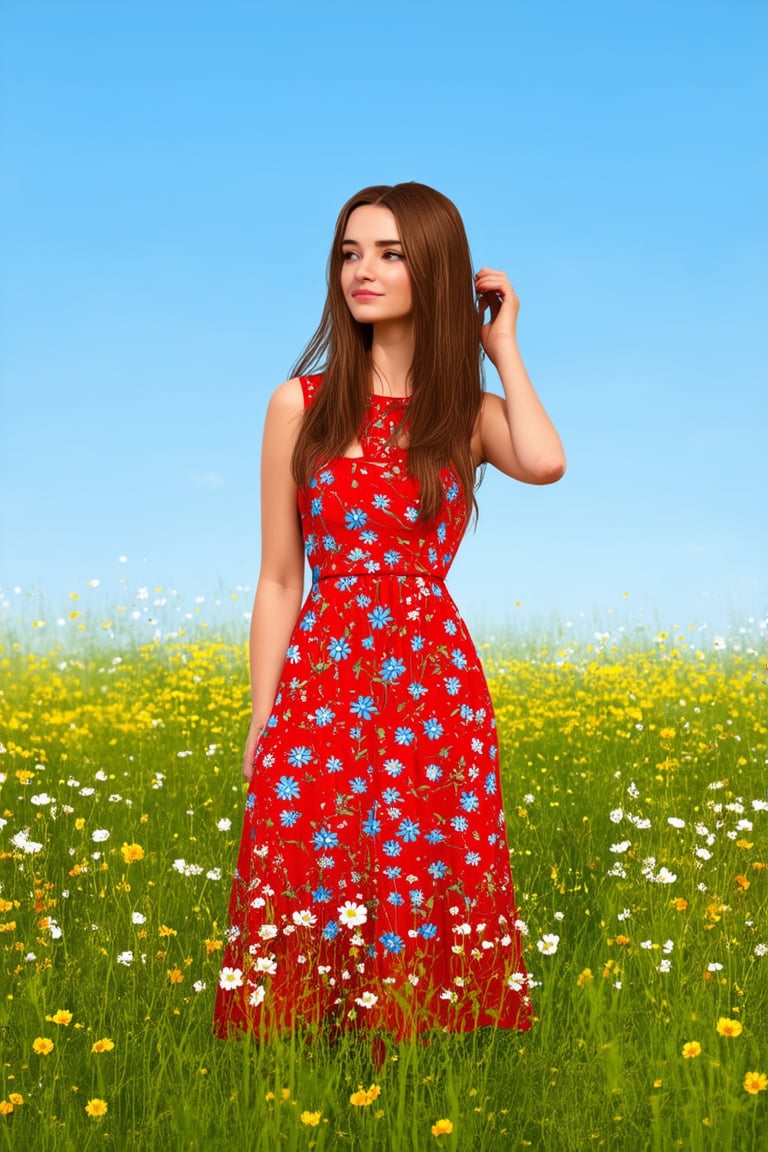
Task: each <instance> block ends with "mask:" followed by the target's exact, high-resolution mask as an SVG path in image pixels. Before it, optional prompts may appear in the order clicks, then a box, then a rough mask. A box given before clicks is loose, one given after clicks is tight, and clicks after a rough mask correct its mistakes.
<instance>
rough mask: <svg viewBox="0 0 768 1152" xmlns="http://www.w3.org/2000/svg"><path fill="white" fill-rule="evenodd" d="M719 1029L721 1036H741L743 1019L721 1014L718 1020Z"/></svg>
mask: <svg viewBox="0 0 768 1152" xmlns="http://www.w3.org/2000/svg"><path fill="white" fill-rule="evenodd" d="M717 1031H718V1033H719V1034H720V1035H721V1036H741V1021H740V1020H729V1019H728V1017H727V1016H721V1017H720V1019H719V1020H718V1022H717Z"/></svg>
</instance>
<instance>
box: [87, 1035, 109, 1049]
mask: <svg viewBox="0 0 768 1152" xmlns="http://www.w3.org/2000/svg"><path fill="white" fill-rule="evenodd" d="M114 1046H115V1045H114V1044H113V1042H112V1041H111V1040H110V1039H109V1038H108V1037H107V1036H105V1037H104V1039H103V1040H96V1041H95V1042H94V1045H93V1047H92V1048H91V1052H111V1051H112V1049H113V1048H114Z"/></svg>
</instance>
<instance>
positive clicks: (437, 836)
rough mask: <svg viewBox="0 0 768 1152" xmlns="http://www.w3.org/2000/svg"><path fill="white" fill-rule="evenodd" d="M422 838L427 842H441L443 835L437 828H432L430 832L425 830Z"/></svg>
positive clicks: (443, 838)
mask: <svg viewBox="0 0 768 1152" xmlns="http://www.w3.org/2000/svg"><path fill="white" fill-rule="evenodd" d="M424 839H425V840H426V842H427V844H442V842H443V840H445V836H444V835H443V833H442V832H441V831H440V829H439V828H433V830H432V831H431V832H427V834H426V836H425V837H424Z"/></svg>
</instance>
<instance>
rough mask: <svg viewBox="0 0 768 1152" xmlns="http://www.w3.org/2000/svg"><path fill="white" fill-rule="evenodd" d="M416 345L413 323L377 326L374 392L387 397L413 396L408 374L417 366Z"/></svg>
mask: <svg viewBox="0 0 768 1152" xmlns="http://www.w3.org/2000/svg"><path fill="white" fill-rule="evenodd" d="M382 329H385V330H384V331H382ZM413 343H414V342H413V324H412V322H408V323H407V324H405V323H403V322H399V323H397V324H394V323H393V324H392V325H381V324H377V325H375V326H374V329H373V343H372V345H371V364H372V366H373V372H372V380H371V385H372V391H374V392H379V393H381V394H382V395H384V396H409V395H410V389H411V385H410V381H409V380H408V374H409V372H410V370H411V365H412V364H413Z"/></svg>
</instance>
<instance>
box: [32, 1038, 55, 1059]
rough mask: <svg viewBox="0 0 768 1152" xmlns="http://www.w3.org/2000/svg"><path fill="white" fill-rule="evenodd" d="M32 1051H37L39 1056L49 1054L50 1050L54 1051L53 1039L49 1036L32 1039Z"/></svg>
mask: <svg viewBox="0 0 768 1152" xmlns="http://www.w3.org/2000/svg"><path fill="white" fill-rule="evenodd" d="M32 1051H33V1052H36V1053H37V1055H38V1056H47V1055H48V1053H49V1052H52V1051H53V1040H49V1039H48V1037H47V1036H38V1037H37V1039H36V1040H33V1041H32Z"/></svg>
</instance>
